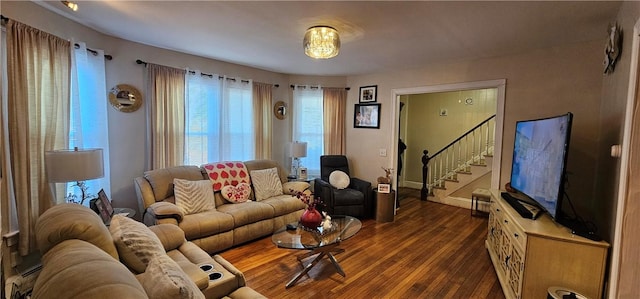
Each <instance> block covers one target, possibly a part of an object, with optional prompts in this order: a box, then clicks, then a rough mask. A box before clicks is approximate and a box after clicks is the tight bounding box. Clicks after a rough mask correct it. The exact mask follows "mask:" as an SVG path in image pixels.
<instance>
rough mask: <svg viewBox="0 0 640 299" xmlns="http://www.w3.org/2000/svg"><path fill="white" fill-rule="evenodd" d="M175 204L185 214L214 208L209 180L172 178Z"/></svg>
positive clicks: (213, 198)
mask: <svg viewBox="0 0 640 299" xmlns="http://www.w3.org/2000/svg"><path fill="white" fill-rule="evenodd" d="M173 193H174V194H175V196H176V205H177V206H178V207H179V208H181V209H182V211H183V213H184V214H185V215H189V214H196V213H200V212H204V211H209V210H213V209H215V208H216V202H215V197H214V196H213V189H212V188H211V182H210V181H209V180H200V181H188V180H183V179H173Z"/></svg>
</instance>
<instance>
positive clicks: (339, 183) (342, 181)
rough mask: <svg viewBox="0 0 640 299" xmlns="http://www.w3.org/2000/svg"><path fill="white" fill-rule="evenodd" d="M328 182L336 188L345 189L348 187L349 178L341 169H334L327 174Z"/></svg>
mask: <svg viewBox="0 0 640 299" xmlns="http://www.w3.org/2000/svg"><path fill="white" fill-rule="evenodd" d="M329 184H331V186H333V187H335V188H336V189H345V188H347V187H349V184H350V179H349V175H348V174H346V173H345V172H344V171H341V170H334V171H332V172H331V174H330V175H329Z"/></svg>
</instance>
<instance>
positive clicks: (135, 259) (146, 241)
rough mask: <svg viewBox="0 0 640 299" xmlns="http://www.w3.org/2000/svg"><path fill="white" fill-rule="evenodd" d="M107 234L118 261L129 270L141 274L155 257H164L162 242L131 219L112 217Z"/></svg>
mask: <svg viewBox="0 0 640 299" xmlns="http://www.w3.org/2000/svg"><path fill="white" fill-rule="evenodd" d="M109 232H111V237H112V238H113V242H114V243H115V244H116V248H117V249H118V254H119V255H120V260H121V261H122V262H123V263H124V264H125V265H126V266H127V267H129V268H130V269H132V270H134V271H136V272H138V273H142V272H145V269H146V268H147V264H148V263H149V261H150V260H151V259H152V258H153V257H154V256H156V255H165V254H166V252H165V251H164V247H163V246H162V242H160V239H158V236H156V234H154V233H153V232H152V231H151V230H150V229H149V228H148V227H147V226H146V225H144V224H142V223H141V222H138V221H135V220H133V219H131V218H128V217H125V216H122V215H114V216H113V218H112V219H111V225H110V226H109Z"/></svg>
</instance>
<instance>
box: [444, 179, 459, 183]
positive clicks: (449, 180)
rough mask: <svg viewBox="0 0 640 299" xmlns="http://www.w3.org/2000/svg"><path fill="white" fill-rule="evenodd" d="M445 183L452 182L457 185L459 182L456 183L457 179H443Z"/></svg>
mask: <svg viewBox="0 0 640 299" xmlns="http://www.w3.org/2000/svg"><path fill="white" fill-rule="evenodd" d="M444 181H445V182H454V183H459V182H460V181H458V180H457V179H444Z"/></svg>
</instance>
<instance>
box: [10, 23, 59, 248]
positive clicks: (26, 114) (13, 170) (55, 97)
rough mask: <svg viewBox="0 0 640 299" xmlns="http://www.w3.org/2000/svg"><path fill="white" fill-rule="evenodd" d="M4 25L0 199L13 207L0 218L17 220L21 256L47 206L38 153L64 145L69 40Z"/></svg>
mask: <svg viewBox="0 0 640 299" xmlns="http://www.w3.org/2000/svg"><path fill="white" fill-rule="evenodd" d="M6 28H7V71H8V88H7V89H8V99H7V107H8V110H7V115H3V116H2V117H3V118H4V117H6V120H5V119H3V120H2V123H3V124H5V123H6V124H7V127H6V130H5V128H4V127H3V128H2V129H3V130H2V133H1V134H2V143H3V145H4V144H7V143H9V151H8V152H6V151H5V150H4V147H3V150H2V151H1V152H2V161H3V165H6V166H7V167H2V177H3V180H2V187H1V188H2V192H3V194H2V198H3V200H8V201H14V203H15V210H10V211H5V210H3V211H2V213H3V215H2V219H16V220H17V222H18V223H17V224H18V229H19V231H20V237H19V244H18V251H19V253H20V254H21V255H27V254H29V253H31V252H33V251H35V250H36V247H35V240H34V237H33V236H34V235H35V234H34V231H33V230H34V226H35V222H36V220H37V219H38V216H40V214H42V213H43V212H44V211H45V210H46V209H48V208H49V207H51V206H52V204H53V198H52V194H51V188H50V185H49V183H48V181H47V178H46V176H45V167H44V164H45V163H44V153H45V151H48V150H53V149H62V148H66V147H67V144H68V133H69V123H68V119H69V115H68V113H69V105H70V94H69V92H70V80H71V79H70V78H71V44H70V42H69V41H67V40H64V39H61V38H59V37H57V36H54V35H51V34H48V33H46V32H42V31H40V30H37V29H35V28H32V27H29V26H27V25H24V24H22V23H19V22H16V21H13V20H9V21H8V22H7V25H6ZM9 140H11V142H9ZM10 190H13V192H9V191H10ZM10 194H14V195H15V198H9V195H10ZM4 206H5V207H10V206H14V205H12V204H9V205H4ZM12 228H13V227H12Z"/></svg>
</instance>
